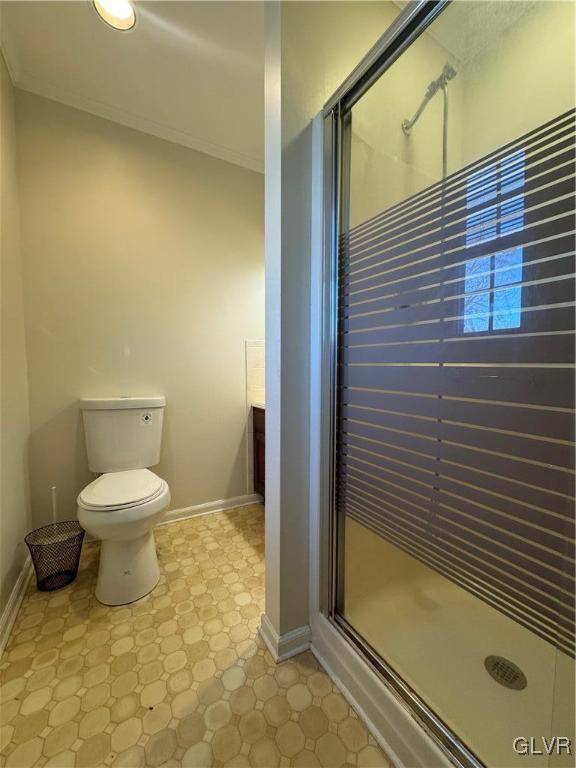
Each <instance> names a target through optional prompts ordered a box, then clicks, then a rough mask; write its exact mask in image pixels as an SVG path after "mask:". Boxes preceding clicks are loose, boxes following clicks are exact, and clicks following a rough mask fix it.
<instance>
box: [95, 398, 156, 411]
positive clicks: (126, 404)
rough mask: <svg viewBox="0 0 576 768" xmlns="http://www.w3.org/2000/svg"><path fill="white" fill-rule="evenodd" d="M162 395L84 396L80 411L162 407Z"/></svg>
mask: <svg viewBox="0 0 576 768" xmlns="http://www.w3.org/2000/svg"><path fill="white" fill-rule="evenodd" d="M165 405H166V398H165V397H164V395H151V396H148V397H84V398H82V399H81V400H80V410H81V411H119V410H123V409H124V408H164V406H165Z"/></svg>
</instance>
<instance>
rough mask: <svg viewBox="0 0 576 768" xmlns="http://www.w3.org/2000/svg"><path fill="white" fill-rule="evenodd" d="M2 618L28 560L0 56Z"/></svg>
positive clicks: (12, 219)
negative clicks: (25, 540)
mask: <svg viewBox="0 0 576 768" xmlns="http://www.w3.org/2000/svg"><path fill="white" fill-rule="evenodd" d="M0 100H1V103H0V182H1V186H0V201H1V210H0V256H1V271H0V286H1V338H0V343H1V359H0V374H1V376H0V383H1V402H0V406H1V407H0V434H1V442H0V614H2V611H3V610H4V608H5V606H6V602H7V600H8V598H9V596H10V593H11V591H12V589H13V587H14V585H15V583H16V580H17V578H18V575H19V573H20V570H21V568H22V565H23V562H24V559H25V545H24V541H23V539H24V536H25V535H26V533H27V531H28V529H29V524H30V515H29V504H28V461H27V454H26V440H27V437H28V429H29V419H28V389H27V375H26V352H25V343H24V304H23V293H22V260H21V252H20V221H19V210H18V196H17V180H16V135H15V111H14V89H13V87H12V83H11V81H10V76H9V75H8V71H7V69H6V65H5V64H4V59H3V58H2V55H1V54H0Z"/></svg>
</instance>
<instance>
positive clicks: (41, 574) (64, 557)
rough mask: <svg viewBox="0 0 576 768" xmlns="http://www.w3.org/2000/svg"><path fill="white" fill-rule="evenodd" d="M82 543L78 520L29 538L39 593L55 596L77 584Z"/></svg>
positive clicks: (38, 530)
mask: <svg viewBox="0 0 576 768" xmlns="http://www.w3.org/2000/svg"><path fill="white" fill-rule="evenodd" d="M83 540H84V529H83V528H81V527H80V524H79V523H78V522H77V521H76V520H64V521H63V522H58V523H51V524H50V525H45V526H44V527H43V528H37V529H36V530H35V531H32V532H31V533H29V534H28V535H27V536H26V538H25V539H24V541H25V542H26V544H27V545H28V549H29V550H30V554H31V555H32V562H33V563H34V570H35V571H36V584H37V585H38V589H40V590H42V592H52V591H53V590H54V589H61V588H62V587H65V586H66V585H67V584H70V582H71V581H74V579H75V578H76V574H77V573H78V563H79V562H80V552H81V551H82V541H83Z"/></svg>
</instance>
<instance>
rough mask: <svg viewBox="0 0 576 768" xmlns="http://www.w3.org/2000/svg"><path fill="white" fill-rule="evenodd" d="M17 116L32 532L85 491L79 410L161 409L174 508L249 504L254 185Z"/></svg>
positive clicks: (257, 237)
mask: <svg viewBox="0 0 576 768" xmlns="http://www.w3.org/2000/svg"><path fill="white" fill-rule="evenodd" d="M17 115H18V140H19V150H20V151H19V157H20V164H19V173H20V193H21V203H22V222H23V236H22V248H23V254H24V264H25V300H26V331H27V351H28V364H29V376H30V418H31V437H30V468H31V497H32V512H33V516H34V520H35V522H37V523H40V522H43V521H45V520H46V519H47V517H48V514H49V491H50V486H51V485H56V486H57V488H58V496H59V500H60V509H59V517H60V518H72V517H74V516H75V514H76V507H75V498H76V495H77V493H78V492H79V490H80V489H81V488H82V487H83V485H85V484H86V483H87V482H88V481H89V480H90V479H91V477H90V475H89V473H88V468H87V464H86V454H85V446H84V436H83V431H82V426H81V418H80V414H79V411H78V406H77V401H78V398H80V397H82V396H97V395H102V396H113V395H130V394H148V393H162V394H165V395H166V397H167V400H168V407H167V409H166V419H165V430H164V442H163V450H162V461H161V464H160V465H159V466H158V467H157V469H156V471H157V472H158V473H159V474H160V475H161V476H162V477H164V478H165V479H166V480H167V481H168V483H169V485H170V488H171V491H172V508H181V507H185V506H189V505H195V504H200V503H203V502H209V501H214V500H217V499H223V498H230V497H234V496H239V495H242V494H244V493H246V468H245V467H246V448H245V439H244V437H245V427H246V424H245V421H246V418H245V365H244V348H245V346H244V345H245V340H246V339H249V338H261V337H262V336H263V331H264V328H263V298H264V297H263V288H264V286H263V278H264V274H263V271H264V262H263V178H262V176H261V175H260V174H257V173H254V172H251V171H247V170H245V169H242V168H239V167H237V166H234V165H231V164H229V163H226V162H224V161H220V160H216V159H214V158H211V157H208V156H207V155H203V154H200V153H198V152H194V151H192V150H189V149H185V148H183V147H181V146H178V145H176V144H171V143H169V142H165V141H162V140H160V139H157V138H153V137H151V136H149V135H146V134H143V133H140V132H138V131H134V130H131V129H129V128H125V127H122V126H119V125H117V124H114V123H111V122H108V121H106V120H102V119H100V118H96V117H94V116H92V115H89V114H87V113H84V112H80V111H77V110H75V109H72V108H69V107H65V106H63V105H60V104H57V103H55V102H52V101H49V100H46V99H43V98H40V97H37V96H33V95H31V94H27V93H24V92H19V93H18V99H17Z"/></svg>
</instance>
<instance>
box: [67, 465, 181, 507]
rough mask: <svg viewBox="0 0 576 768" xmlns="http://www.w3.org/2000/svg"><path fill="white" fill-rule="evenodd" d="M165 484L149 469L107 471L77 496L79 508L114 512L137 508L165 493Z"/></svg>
mask: <svg viewBox="0 0 576 768" xmlns="http://www.w3.org/2000/svg"><path fill="white" fill-rule="evenodd" d="M165 485H166V484H165V482H164V480H162V478H160V477H158V475H155V474H154V472H150V470H149V469H130V470H126V471H123V472H107V473H105V474H103V475H100V477H98V478H96V480H94V481H93V482H92V483H90V484H89V485H87V486H86V488H84V490H83V491H81V493H80V494H79V496H78V499H77V502H78V506H79V507H80V508H81V509H86V510H90V511H93V512H114V511H116V510H122V509H130V508H132V507H139V506H142V505H144V504H149V503H150V502H152V501H154V499H157V498H158V497H159V496H161V495H162V494H163V493H164V488H165Z"/></svg>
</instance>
